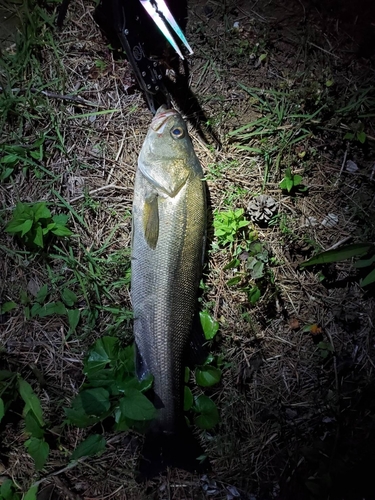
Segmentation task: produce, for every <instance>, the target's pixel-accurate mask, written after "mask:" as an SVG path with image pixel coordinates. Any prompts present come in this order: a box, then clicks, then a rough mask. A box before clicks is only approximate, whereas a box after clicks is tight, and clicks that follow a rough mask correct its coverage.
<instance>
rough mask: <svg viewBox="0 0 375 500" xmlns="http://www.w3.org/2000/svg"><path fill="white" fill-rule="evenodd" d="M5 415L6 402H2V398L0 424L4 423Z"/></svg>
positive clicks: (0, 399)
mask: <svg viewBox="0 0 375 500" xmlns="http://www.w3.org/2000/svg"><path fill="white" fill-rule="evenodd" d="M4 415H5V406H4V401H3V400H2V398H0V422H1V421H2V419H3V417H4Z"/></svg>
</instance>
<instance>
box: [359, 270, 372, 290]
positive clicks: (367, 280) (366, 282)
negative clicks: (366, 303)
mask: <svg viewBox="0 0 375 500" xmlns="http://www.w3.org/2000/svg"><path fill="white" fill-rule="evenodd" d="M374 282H375V269H373V270H372V271H371V272H370V273H369V274H368V275H367V276H366V277H365V278H363V280H361V281H360V285H361V286H367V285H371V283H374Z"/></svg>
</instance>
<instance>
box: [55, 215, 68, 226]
mask: <svg viewBox="0 0 375 500" xmlns="http://www.w3.org/2000/svg"><path fill="white" fill-rule="evenodd" d="M52 220H53V222H55V223H56V224H57V225H59V226H60V225H61V226H65V224H66V223H67V222H68V220H69V215H66V214H57V215H54V216H53V217H52Z"/></svg>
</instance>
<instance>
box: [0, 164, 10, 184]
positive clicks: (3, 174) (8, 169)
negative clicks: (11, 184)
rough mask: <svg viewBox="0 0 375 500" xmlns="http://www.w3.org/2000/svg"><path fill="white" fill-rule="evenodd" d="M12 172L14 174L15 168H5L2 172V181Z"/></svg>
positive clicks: (0, 178) (0, 179)
mask: <svg viewBox="0 0 375 500" xmlns="http://www.w3.org/2000/svg"><path fill="white" fill-rule="evenodd" d="M12 174H13V168H10V167H8V168H6V169H5V170H2V172H1V173H0V181H5V180H6V179H8V177H10V176H11V175H12Z"/></svg>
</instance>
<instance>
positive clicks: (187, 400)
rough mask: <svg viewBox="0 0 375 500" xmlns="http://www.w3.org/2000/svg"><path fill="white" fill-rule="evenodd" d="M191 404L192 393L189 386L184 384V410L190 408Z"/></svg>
mask: <svg viewBox="0 0 375 500" xmlns="http://www.w3.org/2000/svg"><path fill="white" fill-rule="evenodd" d="M192 406H193V394H192V392H191V390H190V389H189V387H188V386H187V385H185V387H184V411H188V410H190V408H191V407H192Z"/></svg>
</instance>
